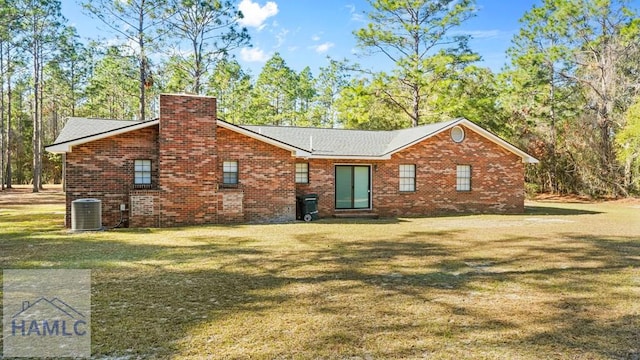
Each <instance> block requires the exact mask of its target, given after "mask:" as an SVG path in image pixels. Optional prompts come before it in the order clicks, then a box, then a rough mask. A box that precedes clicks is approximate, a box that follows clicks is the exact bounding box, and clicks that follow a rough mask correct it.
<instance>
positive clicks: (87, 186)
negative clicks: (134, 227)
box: [65, 126, 158, 227]
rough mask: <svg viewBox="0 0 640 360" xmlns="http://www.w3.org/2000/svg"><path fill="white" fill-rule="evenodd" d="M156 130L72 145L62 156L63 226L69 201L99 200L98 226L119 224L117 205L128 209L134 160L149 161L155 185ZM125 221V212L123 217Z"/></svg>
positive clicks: (118, 208)
mask: <svg viewBox="0 0 640 360" xmlns="http://www.w3.org/2000/svg"><path fill="white" fill-rule="evenodd" d="M157 143H158V127H157V126H152V127H148V128H144V129H140V130H135V131H132V132H129V133H126V134H121V135H116V136H112V137H109V138H106V139H101V140H96V141H92V142H90V143H87V144H83V145H77V146H74V147H73V149H72V151H71V152H69V153H67V154H66V159H65V162H66V163H65V173H66V178H65V181H66V183H65V186H66V200H67V207H66V217H65V224H66V226H67V227H71V202H72V201H74V200H77V199H83V198H96V199H99V200H101V201H102V224H103V226H105V227H112V226H115V225H116V224H118V222H119V221H120V204H125V205H126V206H127V209H128V208H129V192H130V191H131V190H132V189H133V180H134V179H133V178H134V161H135V160H136V159H151V166H152V186H156V185H157V184H158V155H157V153H158V150H157ZM123 215H124V216H125V221H128V215H129V213H128V212H125V213H124V214H123Z"/></svg>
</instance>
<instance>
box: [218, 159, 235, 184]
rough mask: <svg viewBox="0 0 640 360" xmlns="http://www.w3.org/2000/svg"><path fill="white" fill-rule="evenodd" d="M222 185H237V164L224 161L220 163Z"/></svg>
mask: <svg viewBox="0 0 640 360" xmlns="http://www.w3.org/2000/svg"><path fill="white" fill-rule="evenodd" d="M222 183H223V184H224V185H237V184H238V162H237V161H225V162H223V163H222Z"/></svg>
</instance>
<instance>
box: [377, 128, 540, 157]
mask: <svg viewBox="0 0 640 360" xmlns="http://www.w3.org/2000/svg"><path fill="white" fill-rule="evenodd" d="M456 125H464V126H466V127H468V128H470V129H471V130H473V131H474V132H476V133H477V134H478V135H480V136H482V137H484V138H485V139H487V140H489V141H491V142H493V143H494V144H496V145H498V146H500V147H502V148H504V149H506V150H507V151H509V152H511V153H513V154H515V155H517V156H519V157H520V158H522V162H523V163H530V164H536V163H538V162H539V161H538V159H536V158H534V157H533V156H531V155H529V154H527V153H526V152H524V151H522V150H520V149H518V148H517V147H515V146H513V145H511V144H509V143H508V142H506V141H504V140H502V139H501V138H500V137H498V136H496V135H494V134H493V133H491V132H489V131H487V130H485V129H483V128H482V127H480V126H478V125H476V124H474V123H473V122H471V121H469V120H467V119H464V118H461V119H459V120H457V121H454V122H452V123H451V124H448V125H446V126H444V127H442V128H440V129H438V130H435V131H434V132H432V133H430V134H428V135H425V136H423V137H421V138H419V139H417V140H415V141H412V142H410V143H408V144H405V145H403V146H401V147H399V148H397V149H394V150H391V151H389V152H388V153H386V154H385V155H388V156H390V155H392V154H395V153H397V152H399V151H402V150H405V149H407V148H409V147H411V146H413V145H415V144H417V143H419V142H421V141H423V140H425V139H428V138H430V137H432V136H434V135H436V134H439V133H441V132H443V131H446V130H448V129H451V128H452V127H454V126H456Z"/></svg>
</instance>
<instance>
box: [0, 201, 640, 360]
mask: <svg viewBox="0 0 640 360" xmlns="http://www.w3.org/2000/svg"><path fill="white" fill-rule="evenodd" d="M561 210H565V209H561ZM593 213H594V214H597V213H596V212H593ZM582 214H584V213H573V214H564V215H582ZM555 215H559V214H555ZM372 221H373V222H374V223H378V222H377V221H376V220H367V221H366V224H369V223H371V222H372ZM350 223H351V222H350ZM356 224H359V223H356ZM303 228H304V226H303V227H301V229H303ZM220 229H222V230H224V231H219V230H220ZM237 229H240V227H237V228H236V227H222V228H219V227H216V228H215V230H217V231H218V232H223V233H228V234H226V235H219V236H208V235H193V236H191V237H189V238H182V239H178V240H175V241H174V240H173V239H171V238H168V239H167V242H166V244H163V243H159V242H156V243H153V244H151V243H136V236H139V237H144V236H153V234H154V231H138V230H133V229H131V230H119V231H118V232H115V233H113V235H112V234H110V233H99V234H92V233H86V234H84V233H83V234H74V235H69V234H65V233H62V232H60V231H58V232H46V231H45V232H44V236H43V233H33V232H25V233H19V232H12V233H11V234H9V235H10V236H9V237H5V235H6V234H3V237H2V238H0V249H1V253H0V266H1V267H2V268H41V267H43V266H50V267H58V268H83V267H84V268H92V269H94V270H93V272H92V303H93V308H92V345H93V352H94V355H96V356H109V357H113V356H122V357H129V358H138V357H139V358H154V357H155V358H168V357H182V356H189V355H192V356H193V357H194V358H195V357H206V356H203V355H204V354H206V351H207V349H208V348H210V347H214V348H216V351H224V350H222V349H229V348H236V347H237V348H240V349H242V347H241V345H238V344H237V343H239V342H242V341H245V340H243V339H244V338H249V339H250V338H251V330H247V329H248V328H255V329H260V326H261V324H262V323H265V324H264V325H262V326H263V327H262V328H271V327H277V326H279V325H278V321H279V320H280V317H286V316H292V317H293V319H295V320H296V321H299V322H300V323H296V322H295V321H294V320H289V321H291V322H292V323H291V324H289V325H285V326H288V327H289V328H296V327H299V326H303V325H304V326H309V327H310V328H313V326H314V324H313V322H314V321H315V320H314V319H317V318H318V317H319V318H320V319H322V321H326V324H322V325H318V327H317V328H315V329H314V330H309V331H308V332H306V333H303V334H298V335H301V338H300V339H299V340H294V339H292V337H293V336H292V335H291V334H292V333H287V332H286V331H285V330H287V331H288V330H290V329H289V328H285V329H283V330H282V331H283V334H285V335H281V336H280V337H276V338H272V339H269V338H268V336H267V337H265V339H259V340H261V341H263V342H267V343H268V342H269V341H272V342H277V343H279V344H281V347H280V348H278V347H275V346H274V347H273V348H269V349H267V350H269V351H271V352H270V353H261V351H266V350H265V348H264V347H262V348H261V347H260V345H259V344H255V347H248V348H246V349H244V351H245V353H242V354H240V355H238V354H235V355H236V356H238V357H239V356H241V355H244V356H246V357H252V356H253V357H261V356H264V357H269V358H274V357H278V356H287V355H291V354H294V353H295V352H296V351H307V352H306V353H305V352H301V353H300V354H301V355H300V357H307V358H317V357H331V355H332V354H333V355H334V356H333V357H335V356H336V355H340V354H363V353H367V352H369V353H371V354H372V357H380V358H384V357H396V358H401V357H420V356H423V355H424V354H425V353H429V352H434V351H438V349H440V348H439V347H438V346H442V345H438V344H439V343H440V344H449V345H448V346H449V350H451V348H452V347H453V348H455V347H460V348H461V349H464V348H465V346H466V345H465V343H464V341H465V339H467V338H474V337H478V338H480V341H479V344H477V346H482V345H483V342H484V344H488V347H489V348H496V347H497V348H498V349H503V350H505V351H506V350H509V349H510V350H512V351H516V352H517V351H523V353H526V351H528V349H534V352H535V350H540V349H541V348H543V350H544V351H552V352H543V353H544V354H545V355H541V357H548V356H553V354H558V353H569V354H573V355H583V356H585V357H594V355H597V356H600V357H620V358H625V357H626V356H629V354H631V352H630V351H637V350H633V349H636V347H634V346H636V345H637V344H638V343H639V342H638V341H639V339H638V336H639V335H638V332H637V329H638V328H640V324H639V321H640V320H639V319H638V315H637V314H633V313H631V312H628V313H626V314H624V313H623V314H619V315H614V316H611V317H610V318H609V319H608V320H603V319H602V318H603V316H602V313H601V312H600V311H601V310H602V308H603V307H606V306H605V305H603V303H601V302H600V300H599V297H600V295H603V296H608V297H613V296H614V295H615V291H616V290H610V292H609V293H605V294H599V289H602V286H606V289H616V286H617V285H619V284H606V282H605V281H604V279H603V278H601V277H599V276H603V275H607V274H615V273H617V272H620V271H622V270H625V269H629V268H637V267H638V261H637V259H638V257H640V244H639V243H638V241H637V239H633V238H631V237H615V236H612V237H597V236H585V235H583V234H558V237H559V238H561V239H562V240H563V241H562V242H560V241H558V242H557V243H551V244H549V243H546V244H544V243H543V244H541V243H539V240H538V239H536V238H531V237H522V236H521V237H518V236H507V237H506V238H504V239H502V240H496V241H495V242H488V243H487V242H473V241H472V240H471V239H472V237H473V234H470V233H469V232H467V231H463V230H459V229H457V230H433V231H418V230H416V229H411V228H406V229H403V230H402V231H398V232H395V233H392V234H390V235H389V237H388V239H382V240H381V239H367V238H366V237H365V236H364V235H363V237H362V238H358V237H355V238H354V237H351V238H350V240H345V239H342V238H340V236H339V235H336V234H333V235H328V234H326V233H323V232H302V230H301V233H300V234H294V235H287V236H291V240H290V241H289V242H287V243H285V245H284V246H283V247H280V248H278V247H269V246H267V245H269V244H264V241H262V242H261V240H260V237H261V234H260V233H256V234H255V236H254V235H237V234H236V233H234V231H235V230H237ZM202 230H203V231H206V228H204V227H203V228H202ZM212 230H213V229H212ZM227 230H228V231H227ZM256 230H258V228H256ZM163 231H164V230H163ZM356 231H357V230H356ZM179 232H180V230H171V231H168V232H167V234H176V235H177V234H178V233H179ZM47 234H48V235H47ZM120 235H121V236H129V237H131V238H127V239H126V240H115V239H114V238H116V239H117V236H120ZM283 236H285V235H283ZM140 240H142V239H140ZM299 244H301V245H303V246H304V247H303V248H298V247H297V246H298V245H299ZM487 247H489V249H490V250H492V251H486V248H487ZM505 248H507V249H509V250H514V249H516V248H517V250H518V251H517V252H515V251H513V252H510V253H501V251H502V250H504V249H505ZM476 251H477V253H476ZM483 251H484V252H483ZM553 259H556V263H554V262H551V260H553ZM547 261H548V262H547ZM587 261H592V262H594V261H595V262H597V263H595V264H585V263H586V262H587ZM614 279H615V277H614ZM603 284H605V285H603ZM518 287H526V288H528V289H531V290H532V291H534V292H535V293H536V294H540V295H541V296H542V295H544V296H547V297H548V298H549V299H550V300H549V301H547V302H545V303H544V304H543V305H541V306H542V308H541V311H542V310H544V311H545V312H547V314H544V315H539V317H538V318H536V319H535V322H531V323H528V324H530V325H531V326H532V327H536V326H539V327H542V328H544V330H541V331H537V332H536V333H535V334H530V333H528V332H527V331H528V330H529V329H526V328H524V327H522V328H521V324H522V323H523V320H522V319H521V318H519V317H518V316H516V315H517V314H520V313H517V312H515V310H512V309H509V308H506V307H505V308H500V305H502V302H504V303H505V304H507V305H508V304H509V303H510V302H513V301H516V300H513V299H508V298H507V300H505V297H504V296H506V295H508V292H509V289H510V288H518ZM487 289H489V290H487ZM502 289H506V290H502ZM503 292H504V293H505V294H503ZM492 297H495V298H497V300H496V301H498V302H499V304H495V305H494V304H492V301H494V300H492ZM637 300H639V301H640V299H637ZM481 301H486V302H487V303H488V305H486V306H485V307H486V308H485V307H482V306H477V304H476V303H477V302H481ZM615 301H626V300H624V299H615ZM491 305H493V306H491ZM521 306H522V307H524V308H526V307H527V306H537V305H531V304H529V303H527V300H522V304H521ZM596 310H597V311H598V313H597V314H596V313H593V311H596ZM509 311H514V314H516V315H514V316H512V317H511V318H510V319H505V318H504V316H505V315H504V314H505V313H508V312H509ZM291 314H294V315H291ZM295 314H298V315H295ZM296 316H297V317H296ZM245 322H246V323H245ZM203 329H204V330H203ZM255 331H258V330H255ZM509 331H514V332H522V333H526V334H527V335H522V336H515V337H514V336H511V337H501V336H500V335H501V334H503V333H508V332H509ZM201 333H204V335H201ZM286 334H289V335H286ZM487 334H489V335H491V336H488V335H487ZM198 336H200V337H198ZM483 336H486V337H490V338H491V339H490V340H483ZM192 337H196V339H195V340H190V338H192ZM421 337H429V338H431V339H432V343H428V342H426V343H425V342H424V341H425V340H424V339H422V338H421ZM372 338H373V339H374V340H375V339H378V340H379V341H381V342H384V343H385V344H387V345H386V346H388V348H384V347H383V348H380V349H373V347H372V343H371V342H367V339H372ZM495 338H499V339H500V340H494V339H495ZM386 339H389V340H386ZM407 339H408V340H407ZM612 339H613V340H612ZM189 341H193V342H194V344H193V345H194V346H195V347H194V349H195V350H193V351H195V353H189V351H191V350H189ZM294 341H298V342H299V345H296V346H298V347H294V345H288V344H289V343H291V342H294ZM420 341H422V343H421V342H420ZM246 342H247V343H249V344H250V343H251V340H246ZM282 344H284V345H282ZM467 345H468V344H467ZM249 346H250V345H249ZM283 349H284V350H283ZM443 349H444V350H443V351H446V350H447V348H443ZM549 349H551V350H549ZM585 353H586V355H585ZM215 354H217V355H214V356H212V357H217V356H220V357H225V356H223V355H220V354H223V353H221V352H220V353H215ZM228 355H229V357H234V354H233V353H230V354H228ZM478 357H482V356H478ZM573 357H575V356H573Z"/></svg>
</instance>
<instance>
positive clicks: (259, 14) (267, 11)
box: [238, 0, 278, 29]
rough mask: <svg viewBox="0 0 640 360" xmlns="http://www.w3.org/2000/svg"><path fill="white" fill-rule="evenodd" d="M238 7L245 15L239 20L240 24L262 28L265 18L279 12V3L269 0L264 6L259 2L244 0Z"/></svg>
mask: <svg viewBox="0 0 640 360" xmlns="http://www.w3.org/2000/svg"><path fill="white" fill-rule="evenodd" d="M238 9H239V10H240V11H242V15H244V18H242V19H240V20H239V21H238V22H239V23H240V25H242V26H249V27H255V28H258V29H262V28H263V27H264V22H265V20H267V19H268V18H270V17H272V16H275V15H276V14H277V13H278V4H276V3H275V2H273V1H268V2H267V3H266V4H265V5H264V6H260V4H259V3H257V2H253V1H251V0H242V1H241V2H240V4H239V5H238Z"/></svg>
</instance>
